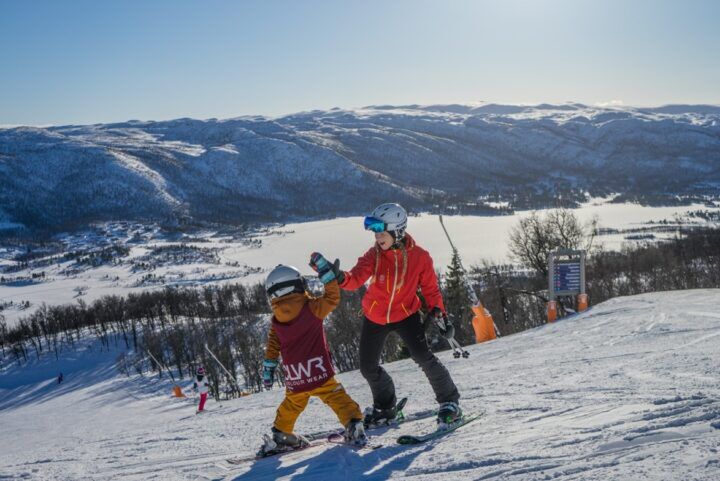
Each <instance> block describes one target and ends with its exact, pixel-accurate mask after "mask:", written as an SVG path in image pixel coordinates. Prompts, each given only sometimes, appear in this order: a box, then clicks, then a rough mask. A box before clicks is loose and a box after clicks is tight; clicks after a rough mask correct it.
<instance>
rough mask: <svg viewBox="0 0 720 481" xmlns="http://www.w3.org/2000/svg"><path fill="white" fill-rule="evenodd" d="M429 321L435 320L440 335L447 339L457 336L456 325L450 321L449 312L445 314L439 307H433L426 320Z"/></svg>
mask: <svg viewBox="0 0 720 481" xmlns="http://www.w3.org/2000/svg"><path fill="white" fill-rule="evenodd" d="M427 321H432V322H434V323H435V325H436V326H437V328H438V331H440V335H441V336H442V337H444V338H445V339H452V338H454V337H455V326H453V324H452V322H450V319H448V316H447V314H445V313H444V312H443V311H442V310H441V309H440V308H439V307H437V306H436V307H433V308H432V310H430V312H428V315H427V319H426V321H425V322H427Z"/></svg>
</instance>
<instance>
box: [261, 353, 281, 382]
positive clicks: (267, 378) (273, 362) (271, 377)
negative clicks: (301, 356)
mask: <svg viewBox="0 0 720 481" xmlns="http://www.w3.org/2000/svg"><path fill="white" fill-rule="evenodd" d="M277 366H278V361H277V359H265V360H264V361H263V386H265V389H272V385H273V382H274V381H275V369H276V368H277Z"/></svg>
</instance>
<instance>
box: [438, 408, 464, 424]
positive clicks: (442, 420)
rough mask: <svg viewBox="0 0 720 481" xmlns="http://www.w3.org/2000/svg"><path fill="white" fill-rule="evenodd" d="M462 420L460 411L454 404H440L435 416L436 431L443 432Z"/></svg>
mask: <svg viewBox="0 0 720 481" xmlns="http://www.w3.org/2000/svg"><path fill="white" fill-rule="evenodd" d="M461 419H462V409H460V406H459V405H458V403H456V402H444V403H441V404H440V408H439V409H438V414H437V422H438V429H439V430H443V429H447V428H448V427H450V426H452V425H453V424H455V423H456V422H458V421H460V420H461Z"/></svg>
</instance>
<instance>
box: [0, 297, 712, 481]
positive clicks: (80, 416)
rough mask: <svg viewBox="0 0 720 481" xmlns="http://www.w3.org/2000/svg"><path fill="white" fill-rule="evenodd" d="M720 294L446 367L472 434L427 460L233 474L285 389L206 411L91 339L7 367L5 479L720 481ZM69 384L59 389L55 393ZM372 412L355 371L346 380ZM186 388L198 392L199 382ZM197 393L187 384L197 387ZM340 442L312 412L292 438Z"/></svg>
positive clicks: (425, 392) (259, 466) (424, 449)
mask: <svg viewBox="0 0 720 481" xmlns="http://www.w3.org/2000/svg"><path fill="white" fill-rule="evenodd" d="M718 305H720V290H718V289H706V290H693V291H676V292H658V293H652V294H644V295H638V296H632V297H626V298H616V299H612V300H609V301H607V302H604V303H602V304H600V305H597V306H594V307H592V308H591V309H590V310H589V311H587V312H585V313H582V314H579V315H577V316H575V317H572V318H568V319H565V320H561V321H559V322H557V323H554V324H550V325H545V326H541V327H539V328H536V329H533V330H529V331H525V332H522V333H519V334H516V335H512V336H508V337H504V338H500V339H497V340H495V341H491V342H488V343H484V344H479V345H473V346H469V347H468V350H469V351H470V357H469V358H468V359H454V358H453V357H452V356H451V354H450V352H443V353H440V354H439V357H440V358H441V359H442V361H443V362H444V363H445V365H446V366H447V367H448V369H449V371H450V373H451V374H452V376H453V377H454V378H455V381H456V383H457V384H458V387H459V389H460V392H461V395H462V399H461V404H462V407H463V408H464V409H465V411H466V412H467V413H474V412H479V411H484V412H485V415H484V416H483V417H482V418H481V419H480V420H478V421H475V422H474V423H471V424H468V425H466V426H464V427H462V428H460V429H458V430H457V431H455V432H453V433H452V434H449V435H447V436H445V437H444V438H442V439H438V440H435V441H432V442H429V443H427V444H424V445H420V446H400V445H397V444H395V442H394V440H395V438H396V437H397V436H398V435H400V434H403V433H410V432H413V433H414V432H420V431H425V430H430V429H432V428H433V425H434V421H433V420H432V419H426V420H422V421H416V422H411V423H406V424H404V425H401V426H400V427H399V428H393V429H388V430H386V431H384V432H383V431H382V430H381V431H378V432H376V435H375V436H374V437H373V441H374V442H379V443H382V444H383V447H382V448H380V449H377V450H374V451H368V450H360V451H358V450H353V449H349V448H347V447H344V446H337V445H323V446H319V447H314V448H310V449H307V450H304V451H300V452H296V453H292V454H288V455H285V456H282V457H277V458H268V459H264V460H258V461H251V462H248V463H246V464H244V465H241V466H237V467H230V466H229V465H226V464H225V463H224V462H223V461H224V459H226V458H228V457H231V456H238V455H251V454H252V453H254V452H255V450H256V449H257V447H258V445H259V443H260V438H261V435H262V434H263V433H266V432H268V430H269V428H270V426H271V424H272V421H273V418H274V412H275V408H276V407H277V405H278V404H279V403H280V401H281V399H282V396H283V393H282V391H281V390H279V389H275V390H273V391H269V392H264V393H261V394H253V395H250V396H247V397H244V398H240V399H235V400H230V401H222V403H221V404H218V403H216V402H214V401H210V402H209V403H208V409H209V411H208V412H207V413H206V414H204V415H200V416H195V415H194V410H195V407H194V403H193V400H192V399H186V400H181V399H175V398H171V397H170V395H169V394H170V388H171V385H172V383H170V382H169V381H167V380H165V379H163V380H158V379H157V378H156V377H142V378H141V377H138V376H133V377H129V378H128V377H125V376H124V375H121V374H119V373H118V372H117V371H116V369H115V367H114V363H115V359H116V357H117V356H118V355H119V354H120V351H112V352H100V351H98V345H97V344H96V343H93V342H91V341H88V343H87V347H86V348H85V349H83V350H82V351H80V352H77V353H71V352H66V353H63V354H62V355H61V358H60V360H59V361H55V359H54V357H53V356H46V357H43V358H42V359H41V360H40V361H32V362H31V363H30V364H29V365H27V366H23V367H17V366H16V365H10V364H7V363H5V364H4V365H2V368H1V370H0V420H1V422H2V430H0V445H1V446H2V455H1V456H0V479H30V480H33V479H37V480H41V479H42V480H55V479H56V480H90V479H137V480H148V479H156V480H164V479H167V480H182V479H188V480H190V479H192V480H194V479H214V480H238V481H242V480H253V481H261V480H278V479H282V480H318V479H344V480H355V479H358V480H359V479H362V480H384V479H398V480H399V479H412V480H417V481H422V480H433V481H435V480H437V479H438V478H442V479H444V480H448V481H449V480H548V479H559V480H584V481H608V480H623V481H625V480H636V479H644V480H645V479H646V480H658V481H659V480H663V481H664V480H689V479H692V480H706V481H715V480H717V479H719V478H720V454H719V453H718V449H719V448H720V383H718V365H719V363H720V350H719V349H718V345H719V344H718V343H719V342H720V314H718V312H717V309H716V307H717V306H718ZM385 367H386V368H387V369H388V371H389V372H390V374H391V375H392V376H393V378H394V380H395V383H396V387H397V390H398V394H399V395H401V396H408V397H409V399H410V400H409V402H408V405H407V408H406V411H407V412H414V411H423V410H428V409H432V408H433V407H434V406H435V402H434V399H433V396H432V393H431V390H430V388H429V385H428V383H427V382H425V380H424V378H423V376H422V374H421V372H420V371H419V369H418V368H417V367H416V366H415V365H414V364H413V362H412V361H410V360H406V361H400V362H395V363H392V364H387V365H386V366H385ZM59 371H62V372H63V373H64V375H65V380H64V382H63V383H62V384H58V383H57V380H56V377H57V375H58V372H59ZM339 379H340V380H341V381H342V383H343V384H344V385H345V387H346V389H347V390H348V392H349V393H350V394H351V395H352V396H353V397H354V398H355V399H356V400H357V401H358V402H359V403H360V404H361V406H366V405H368V404H369V403H370V402H371V398H370V393H369V389H368V387H367V385H366V383H365V382H364V380H363V379H362V377H361V376H360V374H359V373H358V372H348V373H344V374H340V375H339ZM188 382H189V381H188ZM186 384H187V383H186ZM334 427H339V426H338V423H337V421H336V420H335V419H334V416H333V414H332V412H331V411H330V410H329V409H328V408H326V407H325V406H324V405H322V404H321V403H319V402H318V401H317V400H313V401H311V403H310V405H309V406H308V408H307V410H306V412H305V413H304V414H303V415H302V416H301V418H300V420H299V422H298V424H297V426H296V430H297V431H298V432H301V433H302V432H310V431H316V430H319V429H331V428H334Z"/></svg>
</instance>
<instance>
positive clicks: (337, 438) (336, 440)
mask: <svg viewBox="0 0 720 481" xmlns="http://www.w3.org/2000/svg"><path fill="white" fill-rule="evenodd" d="M327 440H328V442H329V443H330V444H340V445H342V446H346V447H348V448H350V449H356V450H364V449H366V450H370V451H373V450H375V449H380V448H382V447H383V445H382V443H372V442H370V441H368V442H367V444H353V443H348V442H345V436H344V435H342V434H340V433H335V434H331V435H330V436H328V438H327Z"/></svg>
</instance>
